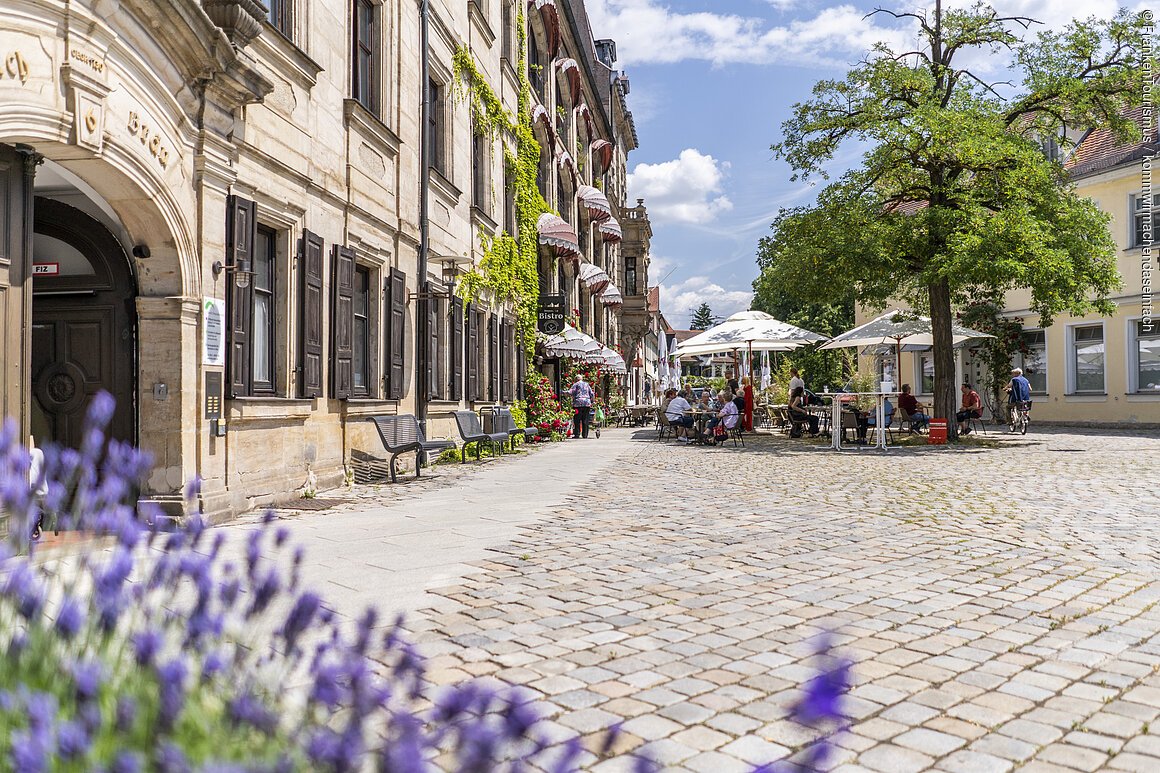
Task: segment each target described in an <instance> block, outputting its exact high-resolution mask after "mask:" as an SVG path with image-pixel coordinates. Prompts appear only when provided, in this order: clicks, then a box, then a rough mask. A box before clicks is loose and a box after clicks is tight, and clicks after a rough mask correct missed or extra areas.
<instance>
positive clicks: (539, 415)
mask: <svg viewBox="0 0 1160 773" xmlns="http://www.w3.org/2000/svg"><path fill="white" fill-rule="evenodd" d="M525 386H526V388H525V394H526V395H527V400H526V402H527V418H528V423H529V426H533V427H535V428H536V429H537V430H538V432H539V434H538V435H537V439H538V440H544V439H547V438H550V437H551V436H552V435H553V434H561V435H564V436H567V435H568V433H570V432H571V428H572V416H571V414H570V413H569V411H568V409H567V408H566V407H565V406H564V405H562V404H561V403H560V398H559V396H558V395H557V394H556V392H555V390H553V389H552V382H551V381H549V380H548V377H547V376H545V375H543V374H542V373H531V374H529V375H528V379H527V382H526V385H525Z"/></svg>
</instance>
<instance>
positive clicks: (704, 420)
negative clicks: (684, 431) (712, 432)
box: [684, 409, 717, 442]
mask: <svg viewBox="0 0 1160 773" xmlns="http://www.w3.org/2000/svg"><path fill="white" fill-rule="evenodd" d="M684 413H685V415H686V416H692V417H693V425H694V428H695V429H696V432H697V438H696V439H697V440H698V441H700V442H704V441H705V440H706V439H707V438H706V436H705V425H706V424H708V423H709V419H711V418H713V417H714V416H716V415H717V411H702V410H698V409H692V410H687V411H685V412H684Z"/></svg>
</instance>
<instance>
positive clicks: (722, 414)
mask: <svg viewBox="0 0 1160 773" xmlns="http://www.w3.org/2000/svg"><path fill="white" fill-rule="evenodd" d="M717 399H718V401H719V402H720V404H721V409H720V410H719V411H718V412H717V415H716V416H714V417H713V418H712V419H709V424H708V426H707V428H706V429H707V431H708V433H709V437H710V439H712V437H713V429H714V428H715V427H716V426H717V425H718V424H723V425H724V426H725V429H733V428H734V427H736V426H737V421H738V420H739V419H740V418H741V413H740V412H739V411H738V410H737V403H735V402H734V401H732V400H726V399H725V392H724V391H722V392H721V394H719V395H718V396H717ZM714 442H715V441H714Z"/></svg>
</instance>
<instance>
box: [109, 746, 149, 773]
mask: <svg viewBox="0 0 1160 773" xmlns="http://www.w3.org/2000/svg"><path fill="white" fill-rule="evenodd" d="M143 770H145V762H144V761H143V760H142V759H141V754H140V753H139V752H132V751H121V752H117V756H115V757H114V758H113V762H112V763H111V764H110V765H109V773H142V771H143Z"/></svg>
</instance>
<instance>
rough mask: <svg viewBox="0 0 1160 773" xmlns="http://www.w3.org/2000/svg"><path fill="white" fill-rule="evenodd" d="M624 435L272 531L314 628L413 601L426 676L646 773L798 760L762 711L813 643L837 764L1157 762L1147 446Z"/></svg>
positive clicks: (1118, 440) (1154, 451)
mask: <svg viewBox="0 0 1160 773" xmlns="http://www.w3.org/2000/svg"><path fill="white" fill-rule="evenodd" d="M646 437H651V435H648V434H645V433H630V432H629V431H626V430H621V431H611V432H607V433H605V435H604V437H602V438H601V439H600V440H599V441H569V442H567V443H563V444H557V445H556V446H553V447H551V448H548V449H544V450H541V451H537V452H535V453H532V454H530V455H528V456H526V457H520V458H512V459H508V460H502V461H498V462H495V463H492V464H491V465H483V466H481V467H478V468H476V469H473V470H470V471H460V470H458V469H456V470H455V471H454V472H451V473H448V474H447V476H446V477H441V478H438V479H436V480H434V481H433V482H432V483H426V482H421V483H420V484H415V485H407V486H400V487H394V488H392V487H375V488H374V489H373V493H372V492H371V490H369V489H366V490H362V489H363V487H356V490H355V491H356V495H355V496H356V500H357V501H356V502H354V503H352V504H350V505H348V506H345V507H344V510H342V511H340V512H338V513H322V514H315V513H311V514H308V515H303V516H302V517H301V518H295V519H293V520H290V521H288V523H290V524H292V528H293V531H294V538H295V539H297V540H299V541H302V542H305V543H306V544H307V546H308V556H310V557H311V563H312V570H311V574H309V575H308V578H307V579H308V580H313V581H316V582H322V583H330V584H332V585H337V584H341V585H345V586H349V587H350V588H352V590H350V591H348V592H347V594H346V595H344V596H342V597H341V598H340V600H339V601H338V602H337V603H338V605H339V611H341V612H343V613H349V614H354V613H355V612H356V611H357V607H356V602H359V603H361V602H363V601H365V600H367V599H370V598H375V597H377V601H378V602H379V603H383V602H384V599H385V600H386V603H391V602H395V601H398V602H403V603H401V604H395V606H396V608H401V607H409V608H410V609H412V610H416V609H417V610H418V613H417V614H414V615H412V616H411V617H410V618H409V623H408V627H409V628H410V630H411V631H412V633H413V635H414V637H415V639H416V640H417V641H418V642H419V643H420V645H421V647H422V648H424V649H426V650H427V651H428V653H429V654H431V655H432V656H434V660H433V665H437V667H436V668H433V669H432V672H431V676H432V678H433V679H434V680H436V681H443V682H450V681H456V680H460V679H464V678H466V677H467V675H469V674H490V675H494V677H496V678H498V679H500V680H502V681H506V682H509V683H511V684H520V685H523V686H524V687H526V688H528V689H531V690H533V691H535V692H536V693H537V694H538V695H539V696H541V698H542V700H543V701H544V703H545V707H546V711H547V714H548V716H549V717H551V721H552V722H553V723H554V726H555V727H556V729H557V730H558V732H559V734H560V737H562V738H563V737H568V736H569V735H581V736H588V735H589V734H591V733H594V732H598V731H600V730H601V729H603V728H604V727H607V726H610V725H611V724H613V723H615V722H620V721H623V722H624V723H625V724H624V728H625V730H626V731H627V736H626V737H627V738H628V739H630V740H631V743H627V744H624V745H623V746H622V750H624V751H632V750H640V749H644V750H645V751H646V752H648V753H651V754H652V755H653V756H654V757H655V758H656V759H658V760H659V761H662V762H663V763H664V764H665V767H666V768H667V769H672V770H690V771H698V770H709V769H714V770H733V769H745V766H747V765H751V764H756V763H764V762H770V761H772V760H774V759H778V758H790V757H792V756H793V755H794V754H797V753H798V752H800V751H801V750H802V749H803V748H805V747H806V746H808V745H809V744H811V743H813V742H814V740H815V739H814V737H813V735H812V734H811V733H810V732H809V731H808V730H807V729H805V728H802V727H800V726H797V725H795V724H794V723H792V722H791V721H790V720H789V719H788V718H787V713H788V707H789V706H790V705H791V704H792V702H793V700H794V699H795V698H796V696H797V695H798V687H799V685H800V684H801V683H802V681H803V680H805V679H807V678H808V677H809V676H810V675H811V674H812V673H813V672H812V663H811V658H810V655H811V640H812V639H813V637H815V636H816V635H817V634H819V633H821V632H823V631H832V632H834V635H835V640H836V641H837V642H838V644H839V646H840V649H841V651H842V652H843V653H844V654H845V655H847V656H848V657H850V658H851V659H852V660H853V661H854V663H855V666H854V669H853V678H854V687H853V689H852V691H851V694H850V696H848V698H847V699H846V701H845V703H844V710H845V712H846V713H847V714H848V715H849V717H850V720H851V726H850V729H849V731H848V732H847V733H845V734H843V735H842V736H840V737H839V738H838V739H837V742H838V746H839V750H838V751H839V754H838V755H837V756H835V758H834V759H833V761H832V765H833V769H835V770H849V771H856V770H875V771H889V772H890V773H900V771H906V770H915V771H918V770H940V771H1006V770H1015V769H1018V770H1020V771H1033V770H1044V771H1048V770H1153V771H1160V725H1157V727H1156V728H1153V727H1152V725H1153V724H1156V723H1157V717H1158V716H1160V673H1158V672H1160V610H1157V609H1156V604H1157V602H1158V601H1160V583H1158V582H1157V580H1158V579H1160V552H1158V551H1160V541H1158V540H1157V538H1158V537H1160V504H1158V502H1160V497H1158V496H1157V493H1158V489H1160V472H1158V470H1160V438H1154V437H1150V436H1148V435H1146V434H1143V433H1138V434H1133V433H1121V434H1110V433H1100V432H1094V431H1092V432H1087V431H1071V432H1068V431H1049V432H1044V431H1039V432H1034V431H1033V433H1032V434H1031V435H1029V436H1027V437H1025V438H1024V437H1019V438H1010V437H1002V436H1000V437H993V438H991V439H990V441H991V442H989V443H988V444H987V445H986V446H985V447H980V446H974V447H972V446H970V445H967V444H964V445H963V447H960V448H938V449H933V448H932V449H928V448H906V449H897V450H893V451H890V452H887V453H882V452H878V451H872V450H865V451H848V452H842V453H836V452H832V451H829V450H826V449H823V448H821V447H818V446H814V445H811V444H809V443H807V442H804V441H790V440H788V439H785V438H781V437H768V436H765V437H751V438H749V439H748V440H747V445H746V447H745V448H744V449H742V448H736V449H734V448H733V447H732V446H726V447H724V448H713V449H704V448H689V447H687V446H684V445H683V444H674V443H658V442H656V441H653V440H646V439H645V438H646ZM385 497H390V498H391V499H390V500H389V501H380V499H379V498H385ZM233 528H246V526H245V525H244V524H243V525H241V526H238V527H233ZM348 532H349V534H350V535H352V536H355V537H356V538H354V539H346V538H345V533H348ZM416 553H425V554H426V555H425V556H424V557H423V558H415V557H414V556H415V554H416ZM376 572H377V573H376ZM394 583H398V585H393V584H394ZM328 590H329V589H328ZM435 661H437V663H436V662H435ZM586 766H588V767H591V768H592V769H596V770H606V769H607V770H613V769H622V768H619V767H616V766H615V765H611V764H609V763H601V762H600V761H598V760H596V759H595V758H594V757H591V755H589V757H588V758H586Z"/></svg>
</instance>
